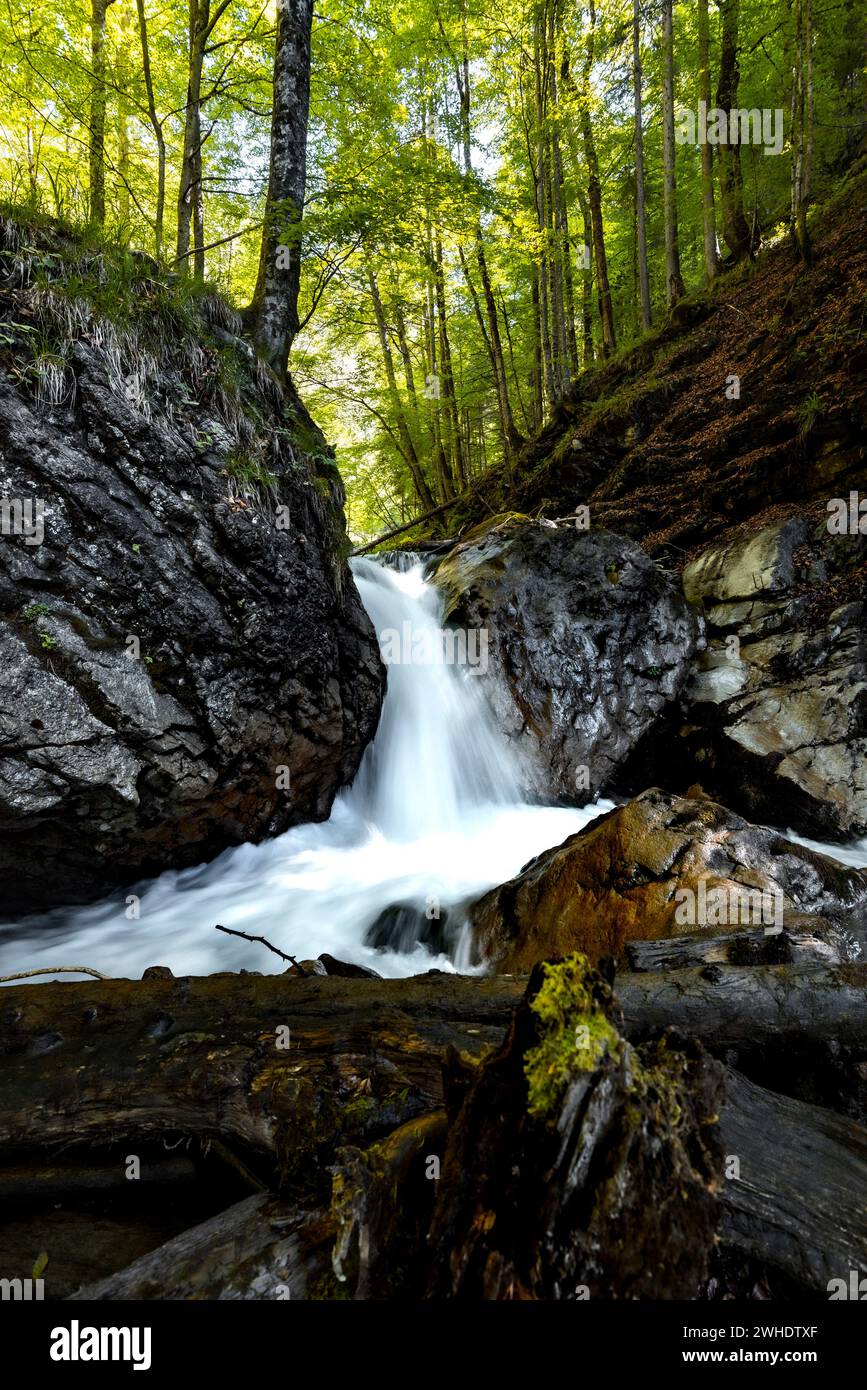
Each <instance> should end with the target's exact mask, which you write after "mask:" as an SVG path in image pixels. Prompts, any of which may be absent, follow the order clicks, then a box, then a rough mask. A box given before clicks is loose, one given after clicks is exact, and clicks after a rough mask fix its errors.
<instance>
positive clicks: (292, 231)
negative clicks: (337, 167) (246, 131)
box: [253, 0, 313, 376]
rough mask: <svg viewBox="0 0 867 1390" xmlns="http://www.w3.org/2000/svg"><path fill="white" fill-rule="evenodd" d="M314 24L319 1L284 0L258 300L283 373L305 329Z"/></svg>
mask: <svg viewBox="0 0 867 1390" xmlns="http://www.w3.org/2000/svg"><path fill="white" fill-rule="evenodd" d="M312 23H313V0H278V8H277V38H276V42H275V46H274V104H273V108H272V112H271V157H270V165H269V170H268V199H267V203H266V207H265V227H264V230H263V233H262V250H261V256H260V262H259V284H258V285H257V289H256V295H255V297H254V301H253V302H254V308H255V310H256V341H257V345H258V347H259V350H260V351H261V352H262V354H263V356H264V357H265V359H266V361H267V362H269V363H270V365H271V367H272V368H273V370H274V371H275V372H276V373H277V375H278V376H284V375H285V373H286V369H287V364H288V360H289V352H290V350H291V347H292V342H293V340H294V338H295V334H296V333H297V332H298V289H299V285H300V282H301V218H302V215H303V211H304V190H305V186H306V181H307V117H308V113H309V109H310V31H311V27H312Z"/></svg>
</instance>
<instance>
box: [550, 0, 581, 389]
mask: <svg viewBox="0 0 867 1390" xmlns="http://www.w3.org/2000/svg"><path fill="white" fill-rule="evenodd" d="M555 21H556V10H555V9H554V8H552V21H551V23H552V33H551V54H550V62H549V85H550V90H551V108H552V112H553V119H552V125H551V160H550V169H551V202H552V205H553V209H554V234H555V239H556V253H557V259H556V264H557V278H558V282H559V313H560V333H559V346H560V353H561V357H562V368H561V381H562V386H563V392H564V394H565V393H566V391H568V389H569V387H570V386H571V384H572V378H573V376H577V374H578V343H577V340H576V337H575V307H574V294H573V288H572V253H571V247H570V243H569V211H568V208H567V206H566V190H565V187H564V181H563V156H562V152H561V149H560V134H559V124H560V107H559V98H558V94H557V70H556V64H555V62H554V57H555V39H556V27H555Z"/></svg>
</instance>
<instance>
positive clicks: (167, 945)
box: [0, 559, 613, 979]
mask: <svg viewBox="0 0 867 1390" xmlns="http://www.w3.org/2000/svg"><path fill="white" fill-rule="evenodd" d="M352 568H353V572H354V575H355V580H356V583H357V585H358V589H359V592H360V594H361V598H362V601H363V603H364V606H365V608H366V609H367V612H368V613H369V614H370V617H371V619H372V621H373V623H374V625H375V627H376V630H377V633H378V634H379V637H380V644H381V646H383V647H384V649H385V650H389V644H388V637H389V634H391V639H392V640H391V644H390V648H391V654H392V655H394V654H395V651H394V649H395V648H397V653H396V654H397V655H398V657H399V658H400V659H398V660H396V661H393V662H392V663H390V664H389V666H388V689H387V693H386V696H385V700H384V703H383V707H382V716H381V719H380V723H379V728H378V730H377V733H376V737H375V739H374V741H373V742H372V744H371V745H370V746H369V747H368V749H367V750H366V752H365V754H364V758H363V759H362V763H361V767H360V768H359V771H358V773H357V775H356V777H355V780H354V782H353V783H352V786H351V787H348V788H346V789H344V790H343V791H342V792H340V793H339V795H338V796H337V798H336V799H335V802H334V805H333V808H332V812H331V816H330V819H329V820H328V821H325V822H322V823H319V824H308V825H300V826H295V827H294V828H293V829H291V830H289V831H287V832H286V833H285V834H283V835H280V836H278V837H276V838H275V839H273V840H267V841H265V842H264V843H262V844H258V845H254V844H246V845H241V846H239V847H237V848H233V849H229V850H226V851H224V853H223V854H221V855H219V856H218V858H216V859H215V860H213V861H212V862H211V863H208V864H203V865H200V866H197V867H195V868H190V869H181V870H170V871H167V872H165V873H163V874H161V875H160V876H159V877H158V878H155V879H151V880H149V881H147V882H145V883H142V884H139V885H138V886H136V887H135V888H133V889H131V890H127V893H117V894H114V895H113V896H111V897H110V898H107V899H105V900H103V901H102V902H99V903H94V904H91V905H88V906H86V907H74V908H66V909H63V908H56V909H53V910H52V911H50V912H47V913H44V914H41V915H40V916H38V917H28V918H26V919H25V920H23V921H18V922H17V923H12V922H6V923H2V924H0V975H5V974H10V973H12V972H14V971H16V970H26V969H33V968H35V967H45V966H56V965H88V966H91V967H93V968H94V969H97V970H100V971H102V972H103V974H106V975H114V976H123V977H129V978H132V979H135V978H137V977H139V976H140V975H141V973H142V971H143V970H144V969H145V968H146V967H147V966H149V965H167V966H169V967H170V969H171V970H172V971H173V972H174V973H175V975H206V974H210V973H212V972H214V971H217V970H241V969H246V970H261V971H263V972H265V973H271V972H274V971H280V970H283V969H285V968H286V967H285V965H284V964H283V963H281V962H280V961H279V960H278V958H277V957H276V956H275V955H273V954H272V953H271V952H270V951H268V950H266V949H265V948H264V947H262V946H261V945H257V944H253V943H250V942H246V941H242V940H240V939H237V938H234V937H229V936H226V935H224V934H223V933H220V932H216V931H215V930H214V925H215V923H217V922H219V923H221V924H222V925H223V926H226V927H230V928H232V929H233V930H235V931H243V932H246V933H247V934H248V935H251V936H265V937H267V938H268V940H269V941H270V942H272V944H273V945H274V946H276V947H278V948H279V949H280V950H281V951H284V952H285V953H286V954H288V955H294V956H297V957H298V958H299V959H305V958H308V957H314V956H317V955H319V953H320V952H323V951H326V952H328V953H329V954H331V955H333V956H336V957H337V958H338V959H339V960H345V961H351V962H352V963H354V964H358V965H366V966H369V967H371V968H373V969H374V970H376V971H378V972H379V973H380V974H381V975H388V976H398V975H412V974H415V973H418V972H420V971H423V970H430V969H432V968H438V969H441V970H455V969H463V970H466V969H467V967H468V961H469V940H468V935H467V931H466V928H465V927H464V925H463V918H462V913H461V907H462V905H464V904H467V903H469V902H471V901H472V900H473V899H475V898H477V897H479V896H480V895H481V894H482V893H484V892H485V891H486V890H487V889H488V888H492V887H494V886H495V885H496V884H499V883H503V882H504V881H505V880H506V879H509V878H511V877H512V876H513V875H514V874H516V873H517V872H518V871H519V870H520V869H521V868H522V867H523V865H524V864H526V863H527V862H528V860H530V859H532V858H533V857H534V856H535V855H537V854H539V853H541V851H542V850H544V849H547V848H549V847H550V846H552V845H556V844H560V843H561V842H562V841H563V840H565V839H566V838H567V836H569V835H572V834H574V833H575V832H576V831H578V830H581V829H582V828H583V826H585V825H586V824H587V823H588V822H589V821H590V820H592V819H593V818H594V817H595V816H598V815H599V814H600V812H602V811H604V810H609V809H610V808H611V807H612V805H613V803H612V802H609V801H599V802H597V803H595V804H592V805H589V806H585V807H583V808H578V807H562V806H561V807H556V806H538V805H528V804H527V803H526V802H525V801H524V800H523V798H522V796H521V793H520V791H519V782H518V776H517V769H516V765H515V760H514V754H513V752H512V750H511V749H510V747H509V746H508V744H507V742H506V740H505V739H504V738H503V737H501V735H500V734H499V732H498V730H497V728H496V727H495V725H494V722H493V719H492V716H491V714H490V712H489V709H488V706H487V703H486V701H485V699H484V695H483V692H482V689H481V684H482V678H480V677H479V676H478V675H474V674H473V673H472V668H471V667H468V666H466V665H465V666H460V665H457V664H451V663H450V662H449V660H448V659H442V658H441V657H440V655H439V654H440V653H442V652H443V647H442V643H441V636H442V622H441V617H442V598H441V595H440V593H439V590H438V589H437V588H436V587H435V586H434V585H432V584H430V583H428V582H426V580H425V579H424V577H423V569H424V567H423V565H421V564H412V565H410V566H409V567H407V568H405V569H403V570H398V569H393V568H389V567H386V566H385V565H382V564H379V563H377V562H375V561H373V560H365V559H357V560H354V561H353V562H352ZM405 624H409V628H408V629H407V628H406V627H405ZM406 632H410V633H411V634H412V641H411V642H409V643H407V642H405V641H404V642H396V641H395V640H394V637H395V634H397V635H402V634H405V633H406ZM384 635H385V640H384ZM407 655H408V656H409V657H410V658H413V657H415V658H416V659H410V660H403V659H402V658H403V657H404V656H407ZM446 656H447V652H446ZM129 893H134V894H135V897H136V898H137V899H138V902H137V903H133V904H131V905H130V906H128V905H127V897H128V895H129ZM389 909H392V911H391V913H389ZM394 909H397V910H396V911H395V910H394ZM136 911H137V912H138V917H137V918H136V917H135V916H133V915H130V916H128V915H127V914H134V913H135V912H136ZM384 913H385V914H388V916H387V918H386V921H385V923H383V921H382V917H383V914H384ZM377 923H380V930H379V932H378V933H377V934H376V939H377V940H382V939H383V937H385V938H386V944H385V945H380V946H378V947H377V946H374V945H372V944H371V943H370V942H369V941H368V940H367V937H368V934H369V933H370V932H371V929H372V928H375V924H377ZM426 934H427V935H428V936H432V937H433V938H434V942H435V945H434V949H433V950H431V949H429V948H428V947H426V946H425V945H423V944H421V940H420V938H422V937H424V936H425V935H426ZM67 978H68V977H67Z"/></svg>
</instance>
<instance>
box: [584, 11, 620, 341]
mask: <svg viewBox="0 0 867 1390" xmlns="http://www.w3.org/2000/svg"><path fill="white" fill-rule="evenodd" d="M589 9H590V30H589V33H588V35H587V44H586V49H585V55H584V73H583V82H582V90H581V130H582V135H583V137H584V159H585V162H586V165H587V173H588V182H587V201H588V203H589V205H590V224H591V230H592V233H593V255H594V258H595V263H596V293H597V297H598V301H599V320H600V323H601V325H602V355H603V357H609V356H610V355H611V353H612V352H614V351H615V350H616V348H617V334H616V332H615V330H614V307H613V304H612V302H611V286H610V284H609V282H608V258H607V256H606V254H605V228H604V224H603V220H602V184H601V182H600V179H599V156H598V155H597V153H596V140H595V138H594V135H593V122H592V120H591V119H590V74H591V72H592V70H593V58H594V48H595V29H596V6H595V3H594V0H590V7H589Z"/></svg>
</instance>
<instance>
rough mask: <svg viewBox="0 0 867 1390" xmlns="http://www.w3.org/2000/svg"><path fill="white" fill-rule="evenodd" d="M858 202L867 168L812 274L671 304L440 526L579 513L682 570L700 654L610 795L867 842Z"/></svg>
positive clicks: (834, 218)
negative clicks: (701, 623)
mask: <svg viewBox="0 0 867 1390" xmlns="http://www.w3.org/2000/svg"><path fill="white" fill-rule="evenodd" d="M865 208H867V160H863V161H862V164H861V166H860V167H859V168H856V169H855V170H853V171H852V173H851V174H850V175H849V177H848V178H847V179H846V181H845V182H844V183H843V185H842V187H841V189H840V191H839V193H838V195H837V197H836V198H835V200H834V201H833V203H832V204H831V205H830V206H828V207H826V208H824V209H821V210H820V211H818V212H817V215H816V218H815V225H814V227H813V238H814V256H813V261H812V264H811V265H809V266H805V265H803V264H802V263H801V262H800V261H799V260H798V259H797V257H796V255H795V253H794V251H793V249H792V247H791V246H790V245H789V244H788V243H781V244H780V245H778V246H775V247H771V248H769V249H768V251H767V252H765V253H764V254H763V255H762V256H761V257H760V258H759V260H758V261H757V262H756V263H755V264H754V265H747V266H744V267H742V268H740V269H738V270H736V271H733V272H729V273H728V274H726V275H724V276H722V277H721V278H720V280H719V281H718V282H717V283H716V284H715V285H714V286H713V288H712V289H711V290H710V291H709V292H707V293H706V294H703V295H701V296H698V297H696V298H693V299H690V300H686V301H684V302H682V303H681V304H679V305H678V306H677V308H676V309H675V311H674V313H673V315H672V316H671V321H670V322H669V323H668V324H667V325H666V326H665V327H664V328H662V329H661V330H660V331H658V332H656V333H655V334H652V335H649V336H648V337H647V338H646V339H645V340H644V341H642V342H641V343H640V344H639V345H638V346H636V347H633V348H631V349H629V350H628V351H624V352H623V353H622V354H620V355H619V356H618V357H617V358H615V359H613V360H611V361H610V362H608V363H606V364H602V365H598V366H596V367H595V368H594V369H592V370H590V371H588V372H586V373H585V374H584V375H583V376H582V377H581V379H580V381H579V383H578V386H577V389H576V392H575V394H574V396H573V398H572V400H571V401H569V402H568V403H567V404H565V405H564V406H563V407H562V408H561V409H560V410H559V411H558V413H557V415H556V418H555V419H554V420H553V421H552V422H551V424H550V425H549V426H548V428H547V429H546V430H545V431H544V433H543V434H541V435H540V436H539V437H538V438H537V439H536V440H534V441H533V442H532V444H530V445H529V446H528V447H527V449H526V450H525V452H524V454H523V455H522V457H521V458H520V459H519V460H518V462H517V465H516V467H515V470H514V473H513V476H511V477H508V476H507V475H506V474H505V473H502V472H501V473H499V474H494V475H490V476H489V477H488V478H487V479H485V480H480V482H479V483H478V484H477V485H476V487H475V489H474V491H472V492H471V493H469V494H468V495H467V496H466V497H464V498H462V499H461V500H460V502H459V503H458V504H457V506H456V507H455V508H454V510H453V511H452V513H451V514H450V515H449V516H447V518H446V524H447V525H448V527H449V531H450V533H451V534H452V535H457V536H459V537H463V544H462V546H461V549H465V548H466V547H467V546H470V545H472V544H476V545H479V546H481V547H482V548H484V547H485V546H487V545H488V542H487V540H486V536H487V533H488V531H489V529H490V526H491V512H492V511H493V512H495V513H501V512H509V513H513V514H514V513H517V514H518V515H517V516H515V515H513V516H512V517H511V520H510V521H508V522H507V521H503V520H502V518H501V520H500V522H499V523H498V524H499V526H500V527H502V526H503V525H513V526H516V525H517V526H520V525H521V524H524V525H526V524H529V523H527V522H526V521H525V522H524V523H521V521H520V515H521V514H524V516H525V517H526V515H527V514H529V515H531V516H533V517H535V518H537V519H538V518H543V519H546V522H547V524H548V525H550V524H551V523H552V521H556V522H557V523H558V524H559V525H560V526H561V527H563V526H565V527H567V528H569V529H570V530H571V528H572V526H573V520H571V519H570V518H575V517H576V511H577V509H578V508H580V507H586V508H587V512H586V513H584V514H582V515H581V516H580V521H581V524H582V525H584V524H586V525H589V527H590V529H591V530H592V531H594V532H595V531H608V532H613V533H614V534H615V535H617V536H622V537H629V538H630V539H632V540H635V541H638V542H640V544H641V545H642V546H643V547H644V548H645V549H646V550H647V551H648V552H649V553H650V555H651V556H652V557H653V558H654V559H656V560H657V562H658V563H660V564H661V565H662V567H663V568H664V569H666V570H667V571H668V572H669V573H670V574H671V575H672V576H673V577H677V575H678V574H680V573H682V582H683V589H684V593H685V596H686V598H687V599H688V600H689V601H690V602H691V603H692V604H693V605H695V607H696V608H697V609H698V610H699V611H700V612H702V613H703V615H704V618H705V620H706V624H705V633H706V638H707V650H706V651H705V652H704V653H702V654H700V655H699V656H697V658H696V659H695V661H694V663H693V669H692V672H691V674H690V677H689V679H688V680H687V681H686V682H685V684H684V686H683V689H682V692H681V696H680V698H679V699H678V701H676V702H675V703H673V704H672V705H671V706H670V707H669V709H668V710H667V711H666V714H665V717H664V718H663V719H662V720H660V721H658V722H657V723H656V725H655V726H654V728H653V729H652V730H651V732H650V734H649V735H648V736H647V737H646V738H645V739H644V740H643V741H642V743H641V744H640V745H639V746H638V747H637V748H636V750H635V752H634V755H633V756H631V757H630V759H629V760H628V762H627V763H626V764H625V765H624V766H622V767H621V768H620V769H619V770H618V772H617V775H616V777H615V778H614V779H612V780H607V779H606V780H605V781H604V790H606V791H612V790H614V791H618V792H625V793H627V794H633V793H636V792H640V791H642V790H643V789H644V788H646V787H648V786H653V785H660V786H664V787H666V788H668V789H669V790H671V791H674V792H678V793H680V794H684V793H686V792H687V790H688V789H689V788H690V786H692V785H693V784H694V783H696V782H700V784H701V786H702V787H703V788H704V789H705V791H707V792H708V793H709V794H711V795H712V796H714V797H715V798H716V799H717V800H719V801H722V802H724V803H725V804H726V805H728V806H731V807H732V808H733V809H735V810H736V811H738V812H740V813H741V814H743V815H745V816H747V817H749V818H752V819H759V820H763V821H769V822H771V823H774V824H778V825H788V826H793V827H795V828H796V829H798V830H800V831H801V832H802V833H806V834H813V835H818V836H819V837H821V838H823V839H828V838H833V839H843V840H845V839H849V838H851V837H853V836H860V835H863V834H864V833H865V830H867V773H865V766H867V642H865V636H864V613H865V598H867V535H865V534H864V530H865V529H867V517H859V514H857V512H856V514H855V520H854V525H853V524H852V521H851V519H850V517H849V498H850V492H857V491H858V489H860V494H859V495H860V497H861V498H864V497H865V496H867V444H865V421H867V215H865ZM834 498H838V499H844V500H845V502H846V511H847V524H846V525H845V527H842V528H840V529H839V533H838V532H834V531H829V527H828V524H827V523H828V521H829V510H828V507H829V503H830V502H831V501H832V499H834ZM859 520H860V526H859ZM468 530H469V531H470V533H471V534H470V535H469V536H468V535H467V531H468ZM572 534H573V535H574V534H575V532H574V531H572ZM579 534H580V532H579ZM458 553H459V552H458ZM443 563H444V564H446V565H447V564H448V561H446V562H443ZM441 568H442V566H441Z"/></svg>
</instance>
